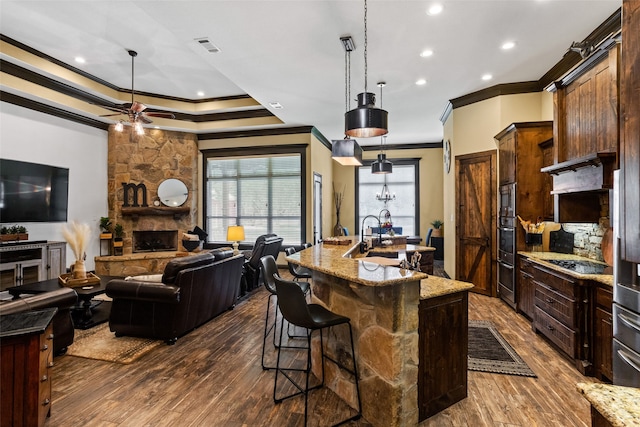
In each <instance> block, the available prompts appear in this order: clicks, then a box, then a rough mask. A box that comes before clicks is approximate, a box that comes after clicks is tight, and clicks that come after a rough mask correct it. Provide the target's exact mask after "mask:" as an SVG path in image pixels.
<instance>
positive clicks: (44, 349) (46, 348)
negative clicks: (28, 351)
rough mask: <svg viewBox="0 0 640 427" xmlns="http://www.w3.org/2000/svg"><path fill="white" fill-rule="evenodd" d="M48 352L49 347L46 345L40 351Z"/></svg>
mask: <svg viewBox="0 0 640 427" xmlns="http://www.w3.org/2000/svg"><path fill="white" fill-rule="evenodd" d="M47 350H49V346H48V345H46V344H45V345H43V346H42V350H40V351H47Z"/></svg>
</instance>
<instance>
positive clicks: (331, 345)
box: [313, 271, 420, 427]
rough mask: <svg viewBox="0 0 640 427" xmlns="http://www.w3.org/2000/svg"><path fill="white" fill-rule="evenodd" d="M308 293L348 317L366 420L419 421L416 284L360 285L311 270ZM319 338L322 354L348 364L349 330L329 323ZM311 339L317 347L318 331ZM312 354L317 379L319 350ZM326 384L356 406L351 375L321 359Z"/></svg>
mask: <svg viewBox="0 0 640 427" xmlns="http://www.w3.org/2000/svg"><path fill="white" fill-rule="evenodd" d="M313 297H314V302H320V303H321V304H322V305H324V306H326V307H327V308H329V309H330V310H332V311H335V312H336V313H339V314H344V315H346V316H348V317H349V318H350V319H351V325H352V327H353V334H354V337H353V339H354V343H355V344H354V345H355V347H356V360H357V363H358V373H359V377H360V394H361V398H362V414H363V416H364V417H365V418H366V419H367V421H369V422H371V423H372V424H373V425H374V426H384V427H394V426H414V425H418V362H419V360H418V359H419V350H418V316H419V312H418V305H419V298H420V282H419V281H416V282H408V283H405V284H402V285H396V286H379V287H376V286H361V285H356V284H354V283H351V282H350V281H348V280H344V279H339V278H337V277H334V276H331V275H326V274H324V273H320V272H317V271H314V275H313ZM327 335H328V337H327ZM324 337H325V338H324V339H325V346H326V347H327V352H328V353H329V354H330V355H331V356H332V357H333V358H335V359H337V360H339V361H340V362H341V363H343V364H345V365H346V366H351V359H350V357H351V356H350V354H351V353H350V352H351V349H350V348H349V331H348V328H347V327H346V326H336V327H333V328H331V331H330V333H329V334H326V333H325V336H324ZM314 340H316V341H315V342H314V345H313V347H314V350H317V349H318V348H319V347H318V346H319V344H320V343H319V338H318V336H317V335H316V336H315V338H314ZM313 357H314V360H313V370H314V374H315V375H316V376H318V378H320V375H321V371H320V366H321V365H320V360H319V358H320V354H319V351H315V353H314V355H313ZM325 384H326V385H327V386H328V387H329V388H331V389H332V390H333V391H335V392H336V393H337V394H338V395H339V396H340V397H341V398H343V399H344V400H345V401H346V402H347V403H349V404H350V405H351V407H353V408H355V407H356V406H357V405H356V402H357V400H356V393H355V388H354V383H353V378H352V377H351V375H349V374H348V373H345V372H344V371H343V370H341V369H339V368H338V367H336V366H335V365H334V364H333V363H331V362H326V363H325Z"/></svg>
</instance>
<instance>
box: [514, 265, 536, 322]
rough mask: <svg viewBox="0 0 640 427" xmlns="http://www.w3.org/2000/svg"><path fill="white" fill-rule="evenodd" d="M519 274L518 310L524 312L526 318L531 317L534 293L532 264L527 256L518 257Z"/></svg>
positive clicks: (517, 290)
mask: <svg viewBox="0 0 640 427" xmlns="http://www.w3.org/2000/svg"><path fill="white" fill-rule="evenodd" d="M518 264H519V273H518V274H519V275H518V285H517V286H518V287H517V288H516V295H518V304H517V307H518V312H519V313H521V314H524V315H525V316H526V317H527V318H528V319H530V320H531V319H533V315H534V308H535V302H534V295H535V284H534V282H533V266H532V265H531V261H530V260H529V258H528V257H526V256H523V255H520V256H519V257H518Z"/></svg>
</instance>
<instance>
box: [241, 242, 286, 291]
mask: <svg viewBox="0 0 640 427" xmlns="http://www.w3.org/2000/svg"><path fill="white" fill-rule="evenodd" d="M282 241H283V239H282V237H278V236H277V235H275V234H265V235H262V236H260V237H258V238H257V239H256V243H255V245H254V246H253V250H252V251H251V252H249V253H247V254H245V255H246V256H247V261H246V262H245V263H244V279H245V281H246V290H245V289H243V292H242V293H243V294H244V291H251V290H253V289H255V288H257V287H258V286H260V285H261V284H263V281H262V278H261V277H260V258H262V257H263V256H267V255H271V256H272V257H274V258H275V259H278V253H279V252H280V247H281V246H282Z"/></svg>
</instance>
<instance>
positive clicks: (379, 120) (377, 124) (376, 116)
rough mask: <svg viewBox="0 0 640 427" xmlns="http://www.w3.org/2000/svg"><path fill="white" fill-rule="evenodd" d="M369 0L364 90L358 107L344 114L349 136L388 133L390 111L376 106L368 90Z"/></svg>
mask: <svg viewBox="0 0 640 427" xmlns="http://www.w3.org/2000/svg"><path fill="white" fill-rule="evenodd" d="M367 71H368V70H367V0H364V92H362V93H359V94H358V107H357V108H355V109H353V110H351V111H347V113H346V114H345V115H344V128H345V133H346V134H347V135H348V136H353V137H356V138H371V137H374V136H382V135H386V134H387V133H388V132H389V130H388V129H387V117H388V113H387V111H385V110H382V109H380V108H376V106H375V104H376V96H375V94H373V93H371V92H368V91H367Z"/></svg>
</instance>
